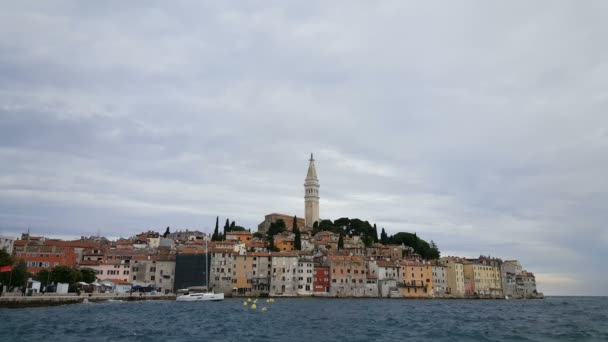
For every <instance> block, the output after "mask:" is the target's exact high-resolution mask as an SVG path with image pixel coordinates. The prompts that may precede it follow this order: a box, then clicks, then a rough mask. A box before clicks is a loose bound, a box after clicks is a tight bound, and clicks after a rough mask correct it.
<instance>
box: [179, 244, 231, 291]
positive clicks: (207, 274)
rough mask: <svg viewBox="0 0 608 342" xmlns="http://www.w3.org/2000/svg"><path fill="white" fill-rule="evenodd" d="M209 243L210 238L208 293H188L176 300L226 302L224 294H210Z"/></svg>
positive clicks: (206, 256) (206, 249)
mask: <svg viewBox="0 0 608 342" xmlns="http://www.w3.org/2000/svg"><path fill="white" fill-rule="evenodd" d="M207 241H208V238H205V275H206V276H207V288H206V292H193V293H190V292H188V293H186V294H184V295H181V296H177V298H175V300H177V301H179V302H197V301H220V300H224V294H223V293H214V292H209V269H208V266H207V265H208V264H209V253H208V251H209V249H208V247H207Z"/></svg>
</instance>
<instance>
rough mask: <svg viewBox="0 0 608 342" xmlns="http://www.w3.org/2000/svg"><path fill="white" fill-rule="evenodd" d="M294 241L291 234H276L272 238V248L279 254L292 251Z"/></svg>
mask: <svg viewBox="0 0 608 342" xmlns="http://www.w3.org/2000/svg"><path fill="white" fill-rule="evenodd" d="M294 240H295V239H294V237H293V236H292V234H289V233H287V234H278V235H276V236H275V237H274V246H275V247H276V248H278V249H279V251H281V252H289V251H293V248H294Z"/></svg>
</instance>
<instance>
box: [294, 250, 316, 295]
mask: <svg viewBox="0 0 608 342" xmlns="http://www.w3.org/2000/svg"><path fill="white" fill-rule="evenodd" d="M313 271H314V262H313V259H312V256H300V258H299V259H298V269H297V272H296V274H297V276H298V290H297V292H298V296H310V295H312V292H313V286H312V280H313V279H312V278H313Z"/></svg>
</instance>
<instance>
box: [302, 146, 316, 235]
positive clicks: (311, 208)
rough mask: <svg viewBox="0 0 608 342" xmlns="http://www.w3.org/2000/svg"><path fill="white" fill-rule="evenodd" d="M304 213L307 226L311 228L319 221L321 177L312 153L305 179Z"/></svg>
mask: <svg viewBox="0 0 608 342" xmlns="http://www.w3.org/2000/svg"><path fill="white" fill-rule="evenodd" d="M304 213H305V214H304V220H305V225H306V227H309V228H310V227H312V226H313V224H314V223H315V222H318V221H319V179H318V178H317V170H316V169H315V160H314V159H313V158H312V153H311V154H310V160H309V163H308V173H307V174H306V179H305V180H304Z"/></svg>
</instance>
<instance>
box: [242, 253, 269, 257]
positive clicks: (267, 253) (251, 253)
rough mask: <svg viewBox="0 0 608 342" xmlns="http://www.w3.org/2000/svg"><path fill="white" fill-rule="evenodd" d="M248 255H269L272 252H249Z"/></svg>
mask: <svg viewBox="0 0 608 342" xmlns="http://www.w3.org/2000/svg"><path fill="white" fill-rule="evenodd" d="M247 255H251V256H255V257H269V256H271V254H270V253H269V252H253V253H247Z"/></svg>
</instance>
